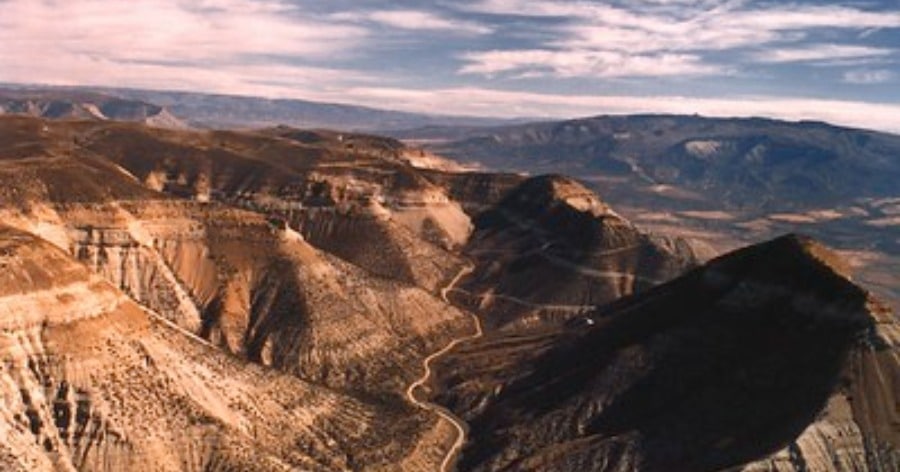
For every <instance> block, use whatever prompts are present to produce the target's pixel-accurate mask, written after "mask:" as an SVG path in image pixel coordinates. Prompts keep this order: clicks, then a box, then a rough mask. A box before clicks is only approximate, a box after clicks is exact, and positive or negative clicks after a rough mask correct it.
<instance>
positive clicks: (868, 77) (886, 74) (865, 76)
mask: <svg viewBox="0 0 900 472" xmlns="http://www.w3.org/2000/svg"><path fill="white" fill-rule="evenodd" d="M893 79H894V73H893V72H891V71H889V70H884V69H880V70H850V71H847V72H844V82H847V83H850V84H861V85H866V84H881V83H884V82H890V81H891V80H893Z"/></svg>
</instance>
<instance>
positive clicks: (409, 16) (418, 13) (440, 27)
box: [331, 10, 492, 34]
mask: <svg viewBox="0 0 900 472" xmlns="http://www.w3.org/2000/svg"><path fill="white" fill-rule="evenodd" d="M331 18H332V19H337V20H342V21H350V22H354V23H367V22H368V23H377V24H381V25H384V26H388V27H391V28H398V29H402V30H413V31H442V32H450V33H456V34H488V33H490V32H491V31H492V29H491V27H489V26H487V25H484V24H480V23H477V22H474V21H466V20H459V19H455V18H450V17H447V16H443V15H439V14H437V13H434V12H429V11H425V10H375V11H360V12H340V13H336V14H334V15H331Z"/></svg>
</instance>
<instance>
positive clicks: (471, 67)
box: [459, 49, 725, 78]
mask: <svg viewBox="0 0 900 472" xmlns="http://www.w3.org/2000/svg"><path fill="white" fill-rule="evenodd" d="M461 58H462V59H463V60H464V61H465V62H466V65H465V66H463V67H462V68H461V69H460V70H459V72H460V73H461V74H484V75H494V74H499V73H513V74H520V75H523V74H524V75H526V76H528V77H539V76H544V75H553V76H557V77H585V76H590V77H597V78H610V77H643V76H654V77H659V76H696V75H714V74H724V73H725V71H724V70H723V68H720V67H717V66H714V65H709V64H704V63H703V62H702V61H701V59H700V58H699V57H698V56H695V55H691V54H656V55H633V54H625V53H621V52H617V51H594V50H558V51H552V50H540V49H536V50H514V51H501V50H496V51H485V52H472V53H467V54H464V55H462V56H461Z"/></svg>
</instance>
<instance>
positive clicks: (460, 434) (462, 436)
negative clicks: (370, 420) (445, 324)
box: [406, 265, 484, 472]
mask: <svg viewBox="0 0 900 472" xmlns="http://www.w3.org/2000/svg"><path fill="white" fill-rule="evenodd" d="M474 269H475V266H474V265H468V266H466V267H464V268H462V270H460V271H459V273H458V274H456V277H454V278H453V280H451V281H450V283H449V284H448V285H447V286H446V287H444V288H442V289H441V299H443V300H444V301H445V302H447V303H450V300H449V299H448V298H447V294H448V293H449V292H450V290H452V289H453V286H454V285H456V284H457V282H459V280H460V279H461V278H463V277H465V276H466V274H469V273H471V272H472V270H474ZM469 316H471V317H472V320H473V321H474V322H475V333H473V334H469V335H466V336H463V337H461V338H456V339H454V340H452V341H450V343H448V344H447V345H446V346H444V348H443V349H441V350H440V351H437V352H434V353H432V354H431V355H430V356H428V357H426V358H425V359H424V360H423V361H422V365H423V367H424V370H425V372H423V373H422V376H421V377H419V378H418V379H417V380H416V381H415V382H413V383H412V384H410V385H409V387H408V388H407V389H406V398H407V399H408V400H409V402H410V403H412V404H413V405H416V406H418V407H419V408H422V409H425V410H429V411H433V412H434V413H436V414H437V415H438V416H440V417H441V418H444V419H445V420H447V421H449V422H450V424H452V425H453V427H454V428H456V433H457V434H456V441H455V442H454V443H453V446H452V447H451V448H450V450H449V451H447V455H446V456H445V457H444V460H443V462H441V468H440V472H447V471H449V470H451V466H452V465H453V462H454V461H455V459H456V456H457V454H459V451H460V450H461V449H462V447H463V444H464V443H465V442H466V428H467V427H466V423H465V422H464V421H463V420H461V419H459V418H457V417H456V415H454V414H453V413H451V412H450V410H447V409H446V408H444V407H442V406H440V405H438V404H435V403H431V402H426V401H421V400H419V399H417V398H416V396H415V391H416V389H417V388H419V387H421V386H422V385H424V384H425V382H427V381H428V379H429V378H430V377H431V361H432V360H434V359H436V358H438V357H440V356H443V355H444V354H446V353H448V352H449V351H450V350H451V349H453V348H454V347H456V345H458V344H459V343H462V342H465V341H470V340H472V339H477V338H480V337H481V336H482V335H483V334H484V332H483V331H482V329H481V320H479V319H478V317H477V316H475V315H474V314H472V313H469Z"/></svg>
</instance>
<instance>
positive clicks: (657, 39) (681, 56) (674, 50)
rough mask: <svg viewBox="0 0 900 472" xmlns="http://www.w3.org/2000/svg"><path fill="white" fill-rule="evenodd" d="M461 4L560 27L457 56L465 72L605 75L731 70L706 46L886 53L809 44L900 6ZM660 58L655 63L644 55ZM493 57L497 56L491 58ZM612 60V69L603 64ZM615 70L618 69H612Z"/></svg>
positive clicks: (670, 1)
mask: <svg viewBox="0 0 900 472" xmlns="http://www.w3.org/2000/svg"><path fill="white" fill-rule="evenodd" d="M461 8H464V9H469V10H473V11H477V12H479V13H483V14H494V15H512V16H519V17H526V18H548V19H555V20H556V21H557V22H558V23H557V24H556V25H555V26H552V27H551V28H554V29H555V30H556V32H557V34H556V35H554V36H553V37H552V39H549V40H547V41H546V42H545V43H544V44H543V45H542V47H538V48H534V49H532V50H528V51H521V50H510V51H500V50H493V51H488V52H484V51H472V52H469V53H467V54H464V55H462V56H461V57H462V58H463V59H464V61H465V62H466V63H465V64H464V65H463V66H462V67H461V69H460V71H461V72H463V73H482V74H496V73H498V72H503V71H510V72H516V73H518V74H523V73H525V74H529V75H535V74H537V75H540V74H552V75H557V76H562V77H568V76H573V75H585V76H590V75H594V74H597V73H598V72H599V73H600V74H601V76H605V77H611V76H615V77H619V76H640V75H650V76H654V75H679V74H683V75H709V74H717V73H718V74H729V73H733V72H734V70H735V66H740V65H741V64H740V63H735V62H733V61H732V62H730V63H729V64H730V65H729V66H725V65H724V64H722V59H721V58H717V57H714V55H713V54H710V53H717V52H722V51H732V50H733V51H740V50H744V49H751V48H756V49H762V50H761V51H759V52H758V53H755V54H749V55H747V54H745V55H742V56H741V57H743V58H745V59H747V60H749V61H750V62H763V63H779V62H799V61H815V60H819V59H828V58H830V59H831V60H834V59H849V58H859V57H872V56H884V55H889V54H891V53H893V51H892V50H890V49H886V48H874V47H866V46H857V45H849V44H822V45H813V46H810V45H809V44H807V43H808V37H809V35H810V34H812V33H815V32H819V31H822V30H826V31H827V30H839V31H840V30H850V31H857V32H864V31H872V30H873V29H874V30H877V29H880V28H897V27H900V14H891V13H888V14H885V13H882V12H869V11H865V10H860V9H857V8H852V7H845V6H810V5H805V6H804V5H792V4H788V5H784V6H778V5H775V6H773V5H768V6H748V5H747V4H746V3H745V2H742V1H734V2H724V3H723V2H709V1H702V0H700V1H691V0H655V1H653V0H649V1H648V0H644V1H639V2H631V3H630V4H629V6H628V7H626V6H615V5H609V4H600V3H589V2H555V1H546V0H539V1H526V0H483V1H480V2H475V3H472V4H464V5H463V6H462V7H461ZM653 59H658V60H661V61H660V64H659V67H658V68H653V67H648V64H647V62H648V60H649V61H652V60H653ZM492 60H495V61H496V62H494V63H491V61H492ZM606 65H609V66H610V67H606ZM614 70H619V71H621V73H615V72H613V71H614Z"/></svg>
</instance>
